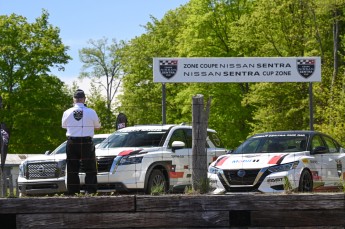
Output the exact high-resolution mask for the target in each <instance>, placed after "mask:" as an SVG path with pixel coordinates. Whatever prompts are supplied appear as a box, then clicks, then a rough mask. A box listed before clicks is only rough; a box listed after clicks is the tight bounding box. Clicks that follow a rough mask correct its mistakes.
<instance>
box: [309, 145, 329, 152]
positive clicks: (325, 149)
mask: <svg viewBox="0 0 345 229" xmlns="http://www.w3.org/2000/svg"><path fill="white" fill-rule="evenodd" d="M327 151H328V149H327V147H325V146H317V147H315V148H314V149H313V150H312V153H311V154H324V153H327Z"/></svg>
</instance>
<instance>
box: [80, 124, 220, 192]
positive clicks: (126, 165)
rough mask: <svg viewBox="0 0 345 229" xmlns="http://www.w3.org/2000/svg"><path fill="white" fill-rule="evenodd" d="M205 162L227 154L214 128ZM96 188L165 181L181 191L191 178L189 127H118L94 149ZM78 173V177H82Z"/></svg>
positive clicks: (144, 187)
mask: <svg viewBox="0 0 345 229" xmlns="http://www.w3.org/2000/svg"><path fill="white" fill-rule="evenodd" d="M207 132H208V135H207V139H206V151H207V163H208V164H210V163H211V162H213V161H214V160H216V159H217V157H218V156H220V155H223V154H226V152H227V150H226V149H225V148H223V147H222V145H221V141H220V139H219V138H218V136H217V133H216V131H214V130H211V129H208V131H207ZM96 157H97V160H98V177H97V179H98V192H112V191H117V192H124V191H125V192H128V191H134V190H135V191H143V192H145V193H150V192H151V188H152V187H154V186H156V185H161V184H164V187H165V191H173V192H176V191H183V190H184V188H185V187H186V186H188V185H191V183H192V182H191V179H192V127H191V126H185V125H143V126H133V127H127V128H123V129H120V130H118V131H117V132H115V133H113V134H112V135H111V136H109V137H108V138H107V140H105V141H103V142H102V143H101V144H100V146H99V147H98V148H97V149H96ZM84 176H85V175H84V174H81V179H80V180H81V181H84Z"/></svg>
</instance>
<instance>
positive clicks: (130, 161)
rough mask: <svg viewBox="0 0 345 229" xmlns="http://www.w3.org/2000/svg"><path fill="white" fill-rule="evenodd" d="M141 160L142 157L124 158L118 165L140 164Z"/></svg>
mask: <svg viewBox="0 0 345 229" xmlns="http://www.w3.org/2000/svg"><path fill="white" fill-rule="evenodd" d="M142 160H143V157H131V156H124V157H122V158H121V160H120V162H119V165H131V164H140V163H141V161H142Z"/></svg>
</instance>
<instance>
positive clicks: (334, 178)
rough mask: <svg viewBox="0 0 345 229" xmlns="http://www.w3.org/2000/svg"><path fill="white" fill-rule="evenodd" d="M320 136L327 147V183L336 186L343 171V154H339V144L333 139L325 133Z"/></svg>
mask: <svg viewBox="0 0 345 229" xmlns="http://www.w3.org/2000/svg"><path fill="white" fill-rule="evenodd" d="M322 137H323V140H324V142H325V145H326V147H327V148H328V153H327V158H328V164H329V166H330V167H329V168H330V169H329V171H328V178H329V184H330V185H331V186H337V185H339V182H340V179H341V177H342V173H343V164H344V154H340V146H339V145H338V144H337V143H336V142H335V141H334V139H332V138H330V137H328V136H325V135H324V136H322Z"/></svg>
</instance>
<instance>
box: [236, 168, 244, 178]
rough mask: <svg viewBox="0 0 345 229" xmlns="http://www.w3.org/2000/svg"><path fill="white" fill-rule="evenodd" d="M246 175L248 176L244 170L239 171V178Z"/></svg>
mask: <svg viewBox="0 0 345 229" xmlns="http://www.w3.org/2000/svg"><path fill="white" fill-rule="evenodd" d="M245 175H246V171H244V170H243V169H240V170H238V171H237V176H239V177H244V176H245Z"/></svg>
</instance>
